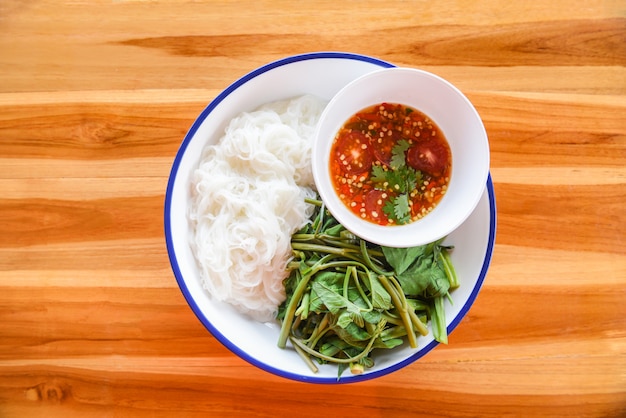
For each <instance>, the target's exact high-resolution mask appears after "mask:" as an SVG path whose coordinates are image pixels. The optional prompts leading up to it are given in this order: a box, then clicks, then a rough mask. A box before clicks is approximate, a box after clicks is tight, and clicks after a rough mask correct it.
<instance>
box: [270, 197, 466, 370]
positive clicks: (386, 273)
mask: <svg viewBox="0 0 626 418" xmlns="http://www.w3.org/2000/svg"><path fill="white" fill-rule="evenodd" d="M307 202H308V203H312V204H314V205H315V206H316V211H315V214H314V216H313V217H312V221H311V223H309V224H307V225H306V226H305V227H304V228H302V229H301V230H300V231H298V232H297V233H296V234H294V235H293V236H292V251H293V259H292V260H291V262H290V263H289V264H288V270H289V277H288V278H287V279H285V281H284V285H285V290H286V293H287V298H286V300H285V301H284V302H283V304H282V305H281V306H280V307H279V313H278V319H279V320H280V321H281V331H280V335H279V338H278V346H279V347H280V348H285V347H286V346H287V341H290V342H291V344H292V345H293V347H294V348H295V350H296V352H298V354H299V355H300V356H301V357H302V358H303V360H304V361H305V362H306V364H308V365H309V367H310V368H311V370H313V371H314V372H317V371H318V368H317V366H316V365H315V362H317V363H318V364H325V363H335V364H337V365H338V377H340V376H341V374H342V372H343V371H344V370H346V369H350V370H351V372H352V373H362V372H363V371H364V370H366V369H368V368H370V367H372V366H373V365H374V360H373V358H372V352H373V351H374V350H380V349H392V348H394V347H397V346H399V345H401V344H403V343H404V342H405V341H406V342H408V344H409V346H410V347H412V348H416V347H417V346H418V338H419V336H424V335H427V334H428V329H427V328H426V324H427V322H428V321H429V320H430V321H431V324H432V329H433V337H434V338H435V339H436V340H437V341H439V342H442V343H447V330H446V326H445V324H446V321H445V314H444V308H443V306H444V305H443V303H444V297H449V291H450V290H453V289H455V288H456V287H458V286H459V283H458V279H457V277H456V273H455V271H454V266H453V265H452V262H451V259H450V256H449V251H450V250H451V247H444V246H442V245H441V241H438V242H434V243H431V244H427V245H424V246H420V247H413V248H390V247H383V246H379V245H374V244H371V243H368V242H366V241H364V240H362V239H360V238H358V237H355V236H354V235H353V234H351V233H350V232H349V231H347V230H346V229H345V228H344V227H343V226H342V225H341V224H339V223H338V222H337V221H336V220H335V219H334V218H333V217H332V215H331V214H330V213H329V212H328V211H327V210H326V209H325V207H324V206H323V204H322V202H321V201H319V200H307Z"/></svg>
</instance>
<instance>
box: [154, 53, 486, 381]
mask: <svg viewBox="0 0 626 418" xmlns="http://www.w3.org/2000/svg"><path fill="white" fill-rule="evenodd" d="M328 58H331V59H344V60H345V59H350V60H357V61H363V62H368V63H371V64H375V65H378V66H380V67H381V68H390V67H395V65H393V64H391V63H389V62H386V61H382V60H380V59H377V58H373V57H369V56H366V55H360V54H353V53H346V52H314V53H307V54H300V55H293V56H289V57H286V58H283V59H280V60H277V61H273V62H270V63H268V64H266V65H263V66H261V67H259V68H257V69H256V70H254V71H251V72H250V73H248V74H246V75H244V76H243V77H241V78H240V79H238V80H237V81H235V82H234V83H232V84H231V85H229V86H228V87H227V88H226V89H225V90H224V91H222V92H221V93H220V94H219V95H218V96H217V97H216V98H215V99H213V101H211V102H210V103H209V105H208V106H207V107H206V108H205V109H204V110H203V111H202V113H200V115H199V116H198V118H197V119H196V120H195V121H194V123H193V125H192V126H191V127H190V128H189V131H188V132H187V134H186V135H185V138H184V139H183V142H182V143H181V145H180V147H179V149H178V152H177V153H176V157H175V159H174V162H173V164H172V169H171V171H170V176H169V179H168V183H167V189H166V193H165V204H164V229H165V241H166V246H167V253H168V256H169V260H170V265H171V267H172V271H173V272H174V276H175V277H176V282H177V283H178V287H179V289H180V291H181V292H182V294H183V296H184V298H185V300H186V301H187V304H188V305H189V307H190V308H191V310H192V311H193V312H194V314H195V315H196V317H197V318H198V319H199V320H200V322H201V323H202V324H203V325H204V326H205V328H207V330H209V332H210V333H211V334H212V335H213V336H214V337H215V338H216V339H217V340H218V341H219V342H220V343H221V344H222V345H224V346H225V347H226V348H228V349H229V350H230V351H232V352H233V353H234V354H236V355H237V356H239V357H240V358H242V359H243V360H245V361H247V362H248V363H250V364H252V365H254V366H256V367H258V368H260V369H262V370H265V371H266V372H269V373H272V374H274V375H277V376H280V377H284V378H287V379H291V380H296V381H300V382H307V383H325V384H337V383H339V384H341V383H344V384H347V383H355V382H360V381H365V380H371V379H374V378H377V377H381V376H384V375H387V374H390V373H393V372H395V371H397V370H399V369H402V368H403V367H405V366H407V365H409V364H411V363H413V362H415V361H417V360H418V359H420V358H421V357H423V356H424V355H426V354H427V353H429V352H430V351H431V350H432V349H433V348H435V347H436V346H437V345H438V344H439V343H438V342H437V341H434V340H433V341H432V342H430V343H429V344H428V345H426V346H425V347H424V348H422V349H421V350H419V352H417V353H415V354H414V355H412V356H410V357H408V358H406V359H405V360H403V361H402V362H400V363H397V364H394V365H393V366H391V367H387V368H385V369H382V370H374V371H371V372H368V373H365V374H362V375H352V376H350V377H349V378H342V379H337V378H328V377H323V378H322V377H315V376H303V375H299V374H295V373H290V372H285V371H284V370H279V369H276V368H274V367H272V366H269V365H267V364H265V363H263V362H261V361H259V360H257V359H255V358H253V357H251V356H250V355H248V354H247V353H246V352H244V351H242V350H240V349H239V348H238V347H237V346H235V345H234V344H232V343H231V342H230V341H229V340H228V339H227V338H226V337H224V335H222V334H221V333H220V332H219V331H218V330H217V329H216V328H215V327H214V326H213V325H212V324H211V322H210V321H209V320H208V319H207V318H206V317H205V316H204V315H202V313H201V310H200V308H199V307H198V305H197V304H196V302H195V301H194V299H193V298H192V297H191V294H190V292H189V290H188V288H187V285H186V284H185V281H184V279H183V276H182V273H181V271H180V267H179V265H178V261H177V259H176V252H175V250H174V244H173V238H172V228H171V224H170V213H171V205H172V192H173V188H174V183H175V181H176V176H177V174H178V168H179V166H180V161H181V159H182V157H183V154H184V152H185V150H186V148H187V146H188V144H189V142H190V141H191V139H192V138H193V136H194V135H195V133H196V131H197V130H198V128H199V127H200V125H201V124H202V123H203V121H204V120H205V119H206V118H207V116H208V115H209V114H210V113H211V112H212V111H213V109H215V107H217V106H218V105H219V104H220V103H221V102H222V101H223V100H224V99H225V98H226V97H228V96H229V95H230V94H231V93H232V92H233V91H235V90H237V89H238V88H239V87H241V86H242V85H244V84H245V83H247V82H249V81H250V80H252V79H254V78H255V77H258V76H259V75H261V74H263V73H266V72H268V71H270V70H272V69H274V68H277V67H281V66H283V65H287V64H291V63H294V62H298V61H306V60H314V59H328ZM486 190H487V194H488V198H489V215H490V216H489V217H490V219H489V239H488V242H487V250H486V252H485V259H484V260H483V265H482V267H481V270H480V274H479V277H478V280H477V282H476V285H475V286H474V289H473V290H472V293H471V294H470V297H469V298H468V299H467V301H466V302H465V305H463V308H462V309H461V310H460V311H459V313H458V314H457V316H456V317H455V318H454V319H453V320H452V322H451V323H450V325H448V333H451V332H452V331H453V330H454V329H455V328H456V327H457V325H458V324H459V323H460V322H461V320H462V319H463V318H464V317H465V315H467V312H468V311H469V309H470V307H471V306H472V305H473V303H474V301H475V299H476V297H477V296H478V293H479V291H480V289H481V287H482V284H483V281H484V279H485V276H486V275H487V270H489V264H490V263H491V257H492V254H493V247H494V244H495V236H496V202H495V195H494V189H493V182H492V180H491V174H489V176H488V177H487V185H486Z"/></svg>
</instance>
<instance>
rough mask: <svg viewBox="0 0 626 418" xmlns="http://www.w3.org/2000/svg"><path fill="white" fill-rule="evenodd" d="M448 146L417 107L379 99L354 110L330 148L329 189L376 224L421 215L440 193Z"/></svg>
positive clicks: (448, 168)
mask: <svg viewBox="0 0 626 418" xmlns="http://www.w3.org/2000/svg"><path fill="white" fill-rule="evenodd" d="M451 170H452V155H451V152H450V146H449V145H448V142H447V141H446V138H445V137H444V135H443V133H442V131H441V130H440V129H439V127H438V126H437V125H436V124H435V123H434V122H433V121H432V120H431V119H430V118H429V117H428V116H426V115H425V114H423V113H421V112H420V111H418V110H416V109H413V108H410V107H407V106H405V105H401V104H395V103H381V104H378V105H375V106H372V107H369V108H366V109H363V110H362V111H360V112H358V113H356V114H355V115H353V116H352V117H351V118H350V119H348V121H346V123H345V124H344V125H343V126H342V127H341V129H340V130H339V132H338V133H337V135H336V137H335V139H334V141H333V144H332V148H331V158H330V174H331V177H332V183H333V185H334V188H335V191H336V193H337V195H338V196H339V198H340V199H341V200H342V201H343V203H344V204H345V205H346V206H347V207H348V208H349V209H350V210H351V211H352V212H354V213H355V214H356V215H357V216H359V217H361V218H363V219H366V220H368V221H370V222H373V223H375V224H379V225H401V224H406V223H409V222H413V221H416V220H418V219H421V218H422V217H424V216H425V215H427V214H428V213H429V212H431V211H432V210H433V208H434V207H435V206H436V205H437V204H438V203H439V201H440V200H441V198H442V197H443V195H444V194H445V193H446V189H447V188H448V183H449V182H450V174H451Z"/></svg>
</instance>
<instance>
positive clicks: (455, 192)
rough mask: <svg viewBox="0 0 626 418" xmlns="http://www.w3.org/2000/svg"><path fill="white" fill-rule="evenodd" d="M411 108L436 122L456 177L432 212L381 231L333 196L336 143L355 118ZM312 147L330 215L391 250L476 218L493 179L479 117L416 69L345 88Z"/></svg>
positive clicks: (459, 96) (445, 85)
mask: <svg viewBox="0 0 626 418" xmlns="http://www.w3.org/2000/svg"><path fill="white" fill-rule="evenodd" d="M383 102H386V103H399V104H403V105H406V106H410V107H413V108H415V109H417V110H419V111H421V112H422V113H424V114H425V115H427V116H428V117H430V119H431V120H433V121H434V122H435V123H436V124H437V125H438V126H439V128H440V129H441V131H442V132H443V134H444V136H445V137H446V139H447V141H448V144H449V146H450V151H451V153H452V176H451V178H450V183H449V185H448V189H447V191H446V194H445V195H444V196H443V198H442V199H441V201H440V202H439V204H437V206H435V208H434V209H433V211H432V212H431V213H429V214H428V215H426V216H424V217H423V218H421V219H419V220H417V221H414V222H411V223H408V224H405V225H393V226H382V225H377V224H374V223H372V222H369V221H367V220H364V219H362V218H360V217H359V216H357V215H355V214H354V213H353V212H352V211H351V210H350V209H348V208H347V207H346V206H345V204H344V203H343V202H342V201H341V200H340V199H339V197H338V196H337V194H336V193H335V191H334V188H333V185H332V180H331V176H330V172H329V159H330V152H331V146H332V142H333V139H334V138H335V135H336V133H337V131H338V130H339V129H340V127H341V126H342V125H343V124H344V123H345V122H346V121H347V120H348V119H349V118H350V117H351V116H352V115H354V114H355V113H357V112H359V111H361V110H363V109H365V108H367V107H370V106H373V105H376V104H379V103H383ZM315 141H316V142H315V145H314V147H313V156H312V158H313V160H312V161H313V176H314V178H315V184H316V186H317V190H318V192H319V194H320V196H321V198H322V200H323V201H324V203H325V204H326V206H327V208H328V209H329V210H330V212H331V213H332V214H333V215H334V216H335V218H337V220H338V221H339V222H340V223H342V224H343V225H344V226H345V227H346V228H347V229H348V230H350V231H351V232H352V233H354V234H355V235H357V236H359V237H361V238H363V239H365V240H367V241H369V242H373V243H376V244H380V245H385V246H389V247H412V246H418V245H424V244H427V243H430V242H433V241H436V240H438V239H440V238H443V237H445V236H447V235H448V234H450V233H451V232H452V231H454V230H455V229H457V228H458V227H459V226H460V225H461V224H462V223H463V222H464V221H465V220H466V219H467V218H468V216H469V215H470V214H471V213H472V211H473V210H474V208H475V207H476V205H477V204H478V201H479V199H480V197H481V196H482V194H483V192H484V190H485V184H486V181H487V176H488V174H489V142H488V139H487V133H486V131H485V128H484V126H483V123H482V120H481V118H480V116H479V115H478V112H477V111H476V109H475V108H474V106H473V105H472V103H470V101H469V100H468V99H467V97H465V96H464V95H463V93H461V91H460V90H459V89H457V88H456V87H454V86H453V85H452V84H450V83H449V82H448V81H446V80H444V79H442V78H441V77H439V76H436V75H434V74H431V73H429V72H426V71H422V70H418V69H413V68H388V69H382V70H377V71H374V72H371V73H368V74H365V75H363V76H361V77H359V78H357V79H355V80H354V81H352V82H351V83H349V84H347V85H346V86H345V87H344V88H343V89H341V90H340V91H339V92H338V93H337V94H336V95H335V96H334V97H333V98H332V99H331V101H330V102H329V104H328V106H327V107H326V109H325V110H324V112H323V113H322V116H321V118H320V121H319V124H318V127H317V131H316V137H315Z"/></svg>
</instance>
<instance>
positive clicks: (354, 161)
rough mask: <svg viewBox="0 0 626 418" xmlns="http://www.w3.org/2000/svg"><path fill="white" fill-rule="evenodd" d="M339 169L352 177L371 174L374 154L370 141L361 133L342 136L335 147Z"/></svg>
mask: <svg viewBox="0 0 626 418" xmlns="http://www.w3.org/2000/svg"><path fill="white" fill-rule="evenodd" d="M334 154H335V158H336V159H337V161H338V162H339V164H338V166H339V169H340V170H341V171H342V172H344V173H346V174H350V175H355V174H362V173H366V172H369V171H370V169H371V168H372V162H373V157H372V152H371V149H370V144H369V140H368V139H367V137H366V136H365V135H363V134H362V133H360V132H356V131H352V132H349V133H347V134H346V135H343V136H341V138H340V139H339V142H338V143H337V144H336V145H335V147H334Z"/></svg>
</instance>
